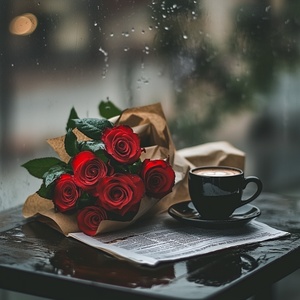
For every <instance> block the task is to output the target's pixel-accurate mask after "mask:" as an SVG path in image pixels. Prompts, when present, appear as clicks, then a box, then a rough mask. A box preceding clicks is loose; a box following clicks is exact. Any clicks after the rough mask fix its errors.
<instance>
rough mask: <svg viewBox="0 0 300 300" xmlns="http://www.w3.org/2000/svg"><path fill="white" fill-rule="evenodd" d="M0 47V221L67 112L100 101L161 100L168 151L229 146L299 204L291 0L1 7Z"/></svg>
mask: <svg viewBox="0 0 300 300" xmlns="http://www.w3.org/2000/svg"><path fill="white" fill-rule="evenodd" d="M0 37H1V41H0V176H1V177H0V211H1V210H6V209H9V208H11V207H14V206H16V205H20V204H22V203H23V202H24V201H25V199H26V197H27V195H30V194H32V193H34V192H35V191H36V190H37V189H38V188H39V186H40V181H39V180H37V179H35V178H33V177H32V176H30V175H29V174H28V173H27V171H26V170H25V169H24V168H22V167H21V164H22V163H24V162H26V161H28V160H30V159H33V158H37V157H42V156H45V155H51V156H53V155H54V153H53V152H52V150H51V149H50V147H49V146H48V144H47V143H46V139H47V138H51V137H56V136H60V135H63V134H64V133H65V126H66V122H67V118H68V116H69V112H70V109H71V108H72V107H75V109H76V110H77V112H78V114H79V116H80V117H98V116H99V114H98V104H99V102H100V101H101V100H106V99H109V100H111V101H112V102H113V103H115V104H116V105H117V106H119V107H120V108H121V109H124V108H127V107H132V106H139V105H145V104H150V103H154V102H161V103H162V106H163V108H164V111H165V114H166V118H167V120H168V124H169V127H170V130H171V133H172V136H173V139H174V142H175V145H176V148H177V149H182V148H185V147H189V146H194V145H198V144H202V143H206V142H214V141H223V140H226V141H228V142H230V143H231V144H232V145H234V146H235V147H237V148H239V149H240V150H242V151H244V152H245V153H246V166H245V173H246V175H254V174H255V175H257V176H259V177H260V178H261V179H262V181H263V182H264V191H266V192H277V193H282V194H290V195H296V196H297V195H299V194H300V188H299V180H300V168H299V165H300V155H299V150H300V118H299V114H300V101H299V99H298V95H299V94H300V84H299V82H300V2H298V1H295V0H294V1H293V0H226V1H224V0H165V1H158V0H139V1H135V0H123V1H120V0H64V1H61V0H51V1H50V0H23V1H18V0H2V1H1V2H0ZM297 276H298V277H297ZM299 278H300V275H299V272H298V273H297V272H296V273H294V274H293V275H291V277H288V279H285V280H283V281H281V282H279V283H278V286H277V287H276V288H277V290H278V292H277V294H276V297H277V298H276V299H281V298H280V295H287V294H286V293H287V292H290V293H291V294H290V295H296V296H295V297H296V298H297V299H299V297H300V290H299V289H298V290H296V291H294V290H293V288H295V286H296V284H294V285H293V287H290V286H289V285H288V284H289V283H290V282H293V280H294V281H297V280H299ZM291 289H292V290H291ZM24 297H26V296H24V295H23V296H22V295H20V294H16V293H9V292H7V291H1V290H0V299H5V300H7V299H8V300H10V299H35V298H34V297H30V298H28V297H27V298H24ZM285 297H286V296H285ZM287 298H288V297H287ZM296 298H295V299H296ZM288 299H293V298H291V297H290V298H288Z"/></svg>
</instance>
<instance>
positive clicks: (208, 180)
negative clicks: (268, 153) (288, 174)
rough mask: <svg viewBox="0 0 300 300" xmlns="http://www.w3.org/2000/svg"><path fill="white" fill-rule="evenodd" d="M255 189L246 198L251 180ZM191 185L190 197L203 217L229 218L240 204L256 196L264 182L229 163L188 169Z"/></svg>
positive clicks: (213, 218)
mask: <svg viewBox="0 0 300 300" xmlns="http://www.w3.org/2000/svg"><path fill="white" fill-rule="evenodd" d="M250 182H252V183H254V184H256V190H255V192H254V193H253V194H252V195H251V196H250V197H248V198H247V199H244V198H243V197H242V196H243V191H244V189H245V188H246V186H247V185H248V184H249V183H250ZM188 186H189V193H190V197H191V201H192V202H193V204H194V206H195V208H196V209H197V211H198V212H199V214H200V215H201V217H202V218H204V219H212V220H217V219H219V220H223V219H227V218H228V217H229V216H230V215H231V214H232V213H233V212H234V211H235V209H237V208H238V207H240V206H242V205H245V204H247V203H249V202H251V201H253V200H254V199H256V198H257V197H258V196H259V194H260V193H261V191H262V182H261V180H260V179H259V178H258V177H256V176H247V177H245V176H244V172H243V171H242V170H240V169H238V168H234V167H227V166H206V167H197V168H193V169H191V170H190V171H189V177H188Z"/></svg>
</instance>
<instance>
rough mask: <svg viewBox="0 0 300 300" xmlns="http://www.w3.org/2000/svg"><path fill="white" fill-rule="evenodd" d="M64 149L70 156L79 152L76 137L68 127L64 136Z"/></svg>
mask: <svg viewBox="0 0 300 300" xmlns="http://www.w3.org/2000/svg"><path fill="white" fill-rule="evenodd" d="M65 150H66V152H67V153H68V154H69V155H70V156H74V155H76V154H77V153H79V148H78V142H77V137H76V135H75V134H74V132H73V131H72V129H69V130H68V132H67V134H66V137H65Z"/></svg>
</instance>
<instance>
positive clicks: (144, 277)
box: [0, 194, 300, 300]
mask: <svg viewBox="0 0 300 300" xmlns="http://www.w3.org/2000/svg"><path fill="white" fill-rule="evenodd" d="M254 205H256V206H257V207H259V208H260V210H261V212H262V213H261V216H259V217H258V218H257V220H258V221H261V222H264V223H266V224H268V225H270V226H272V227H274V228H277V229H280V230H285V231H288V232H290V233H291V235H290V236H288V237H284V238H280V239H276V240H272V241H266V242H262V243H259V244H252V245H247V246H242V247H236V248H232V249H227V250H222V251H219V252H216V253H212V254H208V255H203V256H196V257H193V258H190V259H185V260H180V261H176V262H170V263H163V264H160V265H158V266H156V267H145V266H139V265H135V264H132V263H129V262H126V261H121V260H118V259H116V258H113V257H111V256H109V255H107V254H105V253H103V252H101V251H100V250H97V249H94V248H92V247H89V246H87V245H85V244H82V243H80V242H78V241H76V240H74V239H71V238H67V237H65V236H63V235H62V234H60V233H58V232H56V231H55V230H53V229H51V228H50V227H47V226H46V225H44V224H42V223H40V222H37V221H35V220H24V219H23V218H22V215H21V209H22V208H21V207H17V208H14V209H10V210H8V211H4V212H2V213H0V288H3V289H9V290H14V291H18V292H23V293H28V294H32V295H37V296H43V297H47V298H51V299H104V300H107V299H117V297H119V296H120V297H121V299H122V300H123V299H139V300H141V299H231V298H232V299H243V298H247V297H249V296H251V295H253V294H257V293H259V292H260V291H261V290H264V289H265V288H266V287H268V286H269V285H271V284H272V283H274V282H276V281H277V280H279V279H281V278H283V277H285V276H286V275H288V274H290V273H291V272H293V271H295V270H296V269H298V268H299V265H300V217H299V216H300V199H298V198H291V197H286V196H281V195H276V194H262V195H261V196H260V197H259V198H258V199H257V200H255V201H254Z"/></svg>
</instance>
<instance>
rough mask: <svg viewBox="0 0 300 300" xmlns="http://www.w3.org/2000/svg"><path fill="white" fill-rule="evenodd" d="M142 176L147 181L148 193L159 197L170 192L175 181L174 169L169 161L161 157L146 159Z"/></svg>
mask: <svg viewBox="0 0 300 300" xmlns="http://www.w3.org/2000/svg"><path fill="white" fill-rule="evenodd" d="M141 177H142V179H143V181H144V183H145V188H146V194H147V195H148V196H151V197H154V198H158V199H160V198H162V197H164V196H165V195H167V194H169V193H170V192H171V191H172V188H173V186H174V183H175V172H174V170H173V169H172V167H171V165H170V164H169V163H168V162H166V161H164V160H161V159H157V160H150V159H145V160H144V161H143V164H142V170H141Z"/></svg>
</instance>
